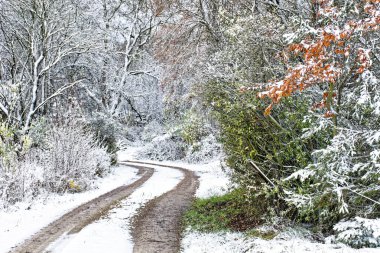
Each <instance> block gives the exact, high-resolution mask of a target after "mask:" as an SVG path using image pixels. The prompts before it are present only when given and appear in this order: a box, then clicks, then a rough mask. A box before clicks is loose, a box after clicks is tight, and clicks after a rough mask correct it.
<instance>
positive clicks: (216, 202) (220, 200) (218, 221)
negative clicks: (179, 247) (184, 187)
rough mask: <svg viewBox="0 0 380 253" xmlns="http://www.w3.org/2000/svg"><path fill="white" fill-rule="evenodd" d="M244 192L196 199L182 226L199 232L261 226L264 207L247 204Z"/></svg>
mask: <svg viewBox="0 0 380 253" xmlns="http://www.w3.org/2000/svg"><path fill="white" fill-rule="evenodd" d="M244 195H245V194H244V191H243V190H241V189H236V190H233V191H232V192H230V193H227V194H225V195H223V196H214V197H211V198H208V199H196V200H195V201H194V203H193V205H192V206H191V208H190V209H189V210H188V211H187V212H186V214H185V216H184V222H183V224H184V226H185V227H190V228H191V229H193V230H197V231H201V232H219V231H239V232H244V231H249V230H251V229H253V228H254V227H257V226H258V225H261V224H263V221H264V220H263V219H262V214H264V213H265V212H266V210H265V209H266V207H265V206H262V205H252V204H249V203H248V201H247V199H246V197H245V196H244Z"/></svg>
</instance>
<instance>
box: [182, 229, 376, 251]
mask: <svg viewBox="0 0 380 253" xmlns="http://www.w3.org/2000/svg"><path fill="white" fill-rule="evenodd" d="M195 252H196V253H209V252H218V253H242V252H247V253H248V252H252V253H253V252H255V253H304V252H315V253H378V252H380V249H378V248H377V249H352V248H349V247H347V246H345V245H342V244H322V243H315V242H311V241H309V240H307V239H305V238H297V237H293V238H282V237H281V235H279V236H278V237H277V238H275V239H273V240H263V239H259V238H248V237H246V236H245V235H244V234H242V233H198V232H191V231H187V232H186V233H185V236H184V239H183V240H182V253H195Z"/></svg>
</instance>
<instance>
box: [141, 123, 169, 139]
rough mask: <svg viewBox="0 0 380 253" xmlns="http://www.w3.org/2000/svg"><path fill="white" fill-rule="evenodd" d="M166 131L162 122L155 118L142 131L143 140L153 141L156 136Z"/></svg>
mask: <svg viewBox="0 0 380 253" xmlns="http://www.w3.org/2000/svg"><path fill="white" fill-rule="evenodd" d="M163 133H164V129H163V126H162V123H161V124H160V123H159V122H158V121H156V120H153V121H151V122H149V123H148V124H147V125H146V126H144V129H143V131H142V133H141V140H143V141H152V140H153V139H154V138H156V137H158V136H160V135H162V134H163Z"/></svg>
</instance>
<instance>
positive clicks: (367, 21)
mask: <svg viewBox="0 0 380 253" xmlns="http://www.w3.org/2000/svg"><path fill="white" fill-rule="evenodd" d="M363 1H364V2H365V5H364V7H363V11H364V12H365V13H366V14H367V15H368V17H367V18H364V19H359V20H350V21H348V22H346V23H345V24H344V25H343V28H341V27H339V26H338V25H333V24H330V25H326V26H325V27H321V28H318V29H317V30H316V31H317V32H316V35H315V36H314V37H315V38H314V40H312V39H311V38H310V36H308V37H307V38H306V39H304V40H302V41H301V42H300V43H294V44H291V45H289V47H288V48H287V51H288V53H291V54H294V55H298V56H300V57H301V58H302V59H303V61H302V63H300V64H298V65H296V66H295V67H289V69H288V73H287V74H286V76H285V77H284V78H283V79H282V80H279V81H272V82H269V83H268V84H269V85H268V89H267V91H264V92H259V93H258V97H259V98H262V99H263V98H265V97H267V98H269V99H271V101H272V103H271V104H270V106H268V108H266V110H265V113H264V114H265V115H269V114H270V112H271V110H272V108H273V105H274V104H276V103H279V102H280V100H281V99H282V98H283V97H287V96H291V95H292V94H293V93H294V92H296V91H303V90H304V89H305V88H308V87H310V86H313V85H317V84H322V83H329V84H334V83H335V82H336V81H337V80H338V79H339V78H340V76H341V75H342V73H343V71H344V68H345V67H347V65H346V62H347V59H351V58H349V57H350V55H351V54H352V53H353V52H352V49H351V46H350V45H349V44H350V42H351V39H352V38H353V37H354V35H361V34H362V33H363V32H370V31H376V30H378V29H379V26H380V9H379V3H380V0H363ZM314 3H316V4H318V5H319V7H320V9H321V13H322V14H321V15H325V16H328V17H330V18H336V19H337V18H338V15H335V14H334V13H333V12H337V10H335V7H333V1H332V0H314ZM326 13H328V14H326ZM330 14H331V15H330ZM333 14H334V15H333ZM337 23H339V22H337ZM284 55H287V52H284ZM353 60H354V61H356V62H355V63H354V64H352V66H351V68H352V69H351V72H352V73H355V72H356V73H358V74H361V73H363V72H364V71H365V70H366V69H368V68H369V67H370V66H371V64H372V62H371V59H370V51H369V50H365V49H363V48H359V49H358V50H357V57H356V59H355V58H353ZM334 96H336V94H335V95H334ZM323 99H324V100H325V99H326V97H325V94H323ZM323 104H325V103H324V102H321V103H320V104H318V108H320V107H321V106H323ZM325 117H334V114H333V113H332V112H330V111H328V112H327V113H326V114H325Z"/></svg>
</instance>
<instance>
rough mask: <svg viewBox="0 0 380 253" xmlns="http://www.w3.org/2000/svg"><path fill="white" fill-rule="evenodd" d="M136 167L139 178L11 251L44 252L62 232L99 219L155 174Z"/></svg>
mask: <svg viewBox="0 0 380 253" xmlns="http://www.w3.org/2000/svg"><path fill="white" fill-rule="evenodd" d="M134 167H136V168H138V169H139V174H140V175H142V176H141V177H140V178H139V179H138V180H136V181H135V182H133V183H132V184H130V185H127V186H121V187H118V188H116V189H114V190H113V191H110V192H108V193H106V194H103V195H101V196H99V197H98V198H95V199H93V200H91V201H89V202H87V203H85V204H83V205H80V206H79V207H77V208H75V209H74V210H72V211H70V212H69V213H67V214H65V215H63V216H62V217H61V218H59V219H58V220H56V221H54V222H52V223H51V224H49V225H48V226H46V227H45V228H43V229H42V230H40V231H39V232H38V233H36V234H34V235H33V236H32V237H30V238H29V239H28V240H26V241H25V242H23V243H22V244H20V245H18V246H16V247H15V248H13V249H12V250H11V251H10V252H13V253H16V252H17V253H18V252H19V253H26V252H31V253H38V252H44V251H45V249H46V248H47V247H48V245H49V244H50V243H52V242H54V240H56V239H58V238H59V236H61V235H62V234H64V233H76V232H78V231H80V230H81V229H82V228H83V227H85V226H86V225H88V224H90V223H91V222H92V221H95V220H97V219H99V218H100V217H101V216H102V215H103V214H105V213H107V212H108V211H109V210H110V209H112V207H113V206H114V205H116V204H117V203H118V202H119V201H120V200H122V199H124V198H126V197H127V196H129V195H130V194H131V193H133V192H134V190H135V189H136V188H138V187H139V186H141V185H142V184H143V183H144V182H145V181H147V180H148V179H149V178H150V177H151V176H152V175H153V172H154V170H153V169H151V168H145V167H142V166H134Z"/></svg>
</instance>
